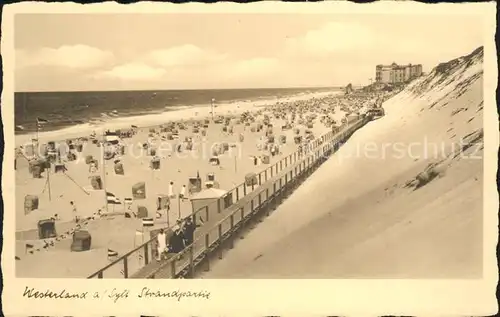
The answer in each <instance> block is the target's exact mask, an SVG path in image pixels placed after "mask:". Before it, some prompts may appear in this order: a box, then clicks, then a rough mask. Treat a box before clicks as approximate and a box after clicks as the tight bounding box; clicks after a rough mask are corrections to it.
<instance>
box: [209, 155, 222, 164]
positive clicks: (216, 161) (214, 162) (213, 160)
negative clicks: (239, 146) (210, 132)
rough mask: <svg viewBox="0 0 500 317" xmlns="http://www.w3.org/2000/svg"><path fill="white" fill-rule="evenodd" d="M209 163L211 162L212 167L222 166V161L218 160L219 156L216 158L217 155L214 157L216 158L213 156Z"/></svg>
mask: <svg viewBox="0 0 500 317" xmlns="http://www.w3.org/2000/svg"><path fill="white" fill-rule="evenodd" d="M208 162H209V163H210V164H211V165H214V166H216V165H220V160H219V158H218V157H217V156H215V155H214V156H212V157H211V158H210V160H209V161H208Z"/></svg>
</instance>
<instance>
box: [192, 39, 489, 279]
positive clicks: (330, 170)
mask: <svg viewBox="0 0 500 317" xmlns="http://www.w3.org/2000/svg"><path fill="white" fill-rule="evenodd" d="M482 59H483V50H482V48H480V49H478V50H476V51H474V52H473V53H471V54H470V55H468V56H464V57H461V58H458V59H456V60H453V61H450V62H447V63H442V64H440V65H438V66H437V67H436V68H435V69H434V70H433V71H432V72H431V73H429V74H428V75H427V76H425V77H423V78H421V79H419V80H417V81H415V82H413V83H411V84H410V85H409V86H407V87H406V88H405V89H404V90H403V91H402V92H401V93H399V94H398V95H396V96H395V97H393V98H391V99H390V100H388V101H387V102H386V103H384V105H383V106H384V108H385V110H386V114H387V115H386V116H385V117H383V118H381V119H379V120H377V121H374V122H371V123H370V124H368V125H367V126H366V127H364V128H363V129H361V130H360V131H358V132H356V133H355V134H354V135H353V137H352V138H351V139H350V140H349V141H348V143H347V144H346V145H344V146H343V147H342V148H340V150H339V151H338V152H337V153H336V154H335V155H334V157H332V158H330V160H329V161H328V162H326V163H325V164H323V166H321V167H320V168H319V169H318V170H317V171H316V172H315V174H314V175H313V176H312V177H311V178H310V179H308V180H307V181H306V182H305V183H304V185H303V186H301V187H300V188H299V189H297V190H296V191H295V192H294V194H293V195H292V196H291V197H290V198H288V199H287V200H286V201H285V202H284V203H283V204H282V205H281V206H280V207H279V208H278V209H277V210H276V211H275V212H274V213H273V214H272V215H271V216H270V217H268V218H267V219H266V220H265V221H264V222H263V223H262V224H260V225H259V226H257V227H256V228H255V229H254V230H253V231H251V232H250V233H249V234H248V235H247V236H246V237H245V239H243V240H240V241H239V242H238V244H237V245H236V247H235V249H233V250H231V251H230V252H228V253H227V254H226V255H225V257H224V259H223V260H222V261H218V262H216V263H215V265H212V270H211V271H210V272H207V273H204V274H203V275H202V276H201V277H204V278H478V277H480V276H481V274H482V252H483V250H482V233H483V231H482V229H483V228H482V219H483V216H482V209H483V203H482V192H483V186H482V180H483V160H482V152H483V148H482V125H483V116H482V107H483V83H482V74H483V68H482V67H483V65H482Z"/></svg>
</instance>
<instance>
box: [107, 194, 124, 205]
mask: <svg viewBox="0 0 500 317" xmlns="http://www.w3.org/2000/svg"><path fill="white" fill-rule="evenodd" d="M106 200H107V201H108V204H114V205H119V204H121V202H120V199H118V197H116V196H115V195H114V194H112V193H110V192H106Z"/></svg>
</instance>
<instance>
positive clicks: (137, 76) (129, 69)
mask: <svg viewBox="0 0 500 317" xmlns="http://www.w3.org/2000/svg"><path fill="white" fill-rule="evenodd" d="M166 73H167V72H166V70H165V69H163V68H157V67H152V66H149V65H146V64H143V63H128V64H122V65H118V66H115V67H113V68H112V69H110V70H107V71H103V72H99V73H97V74H96V75H95V76H94V77H95V78H108V79H119V80H158V79H160V78H162V77H163V76H164V75H165V74H166Z"/></svg>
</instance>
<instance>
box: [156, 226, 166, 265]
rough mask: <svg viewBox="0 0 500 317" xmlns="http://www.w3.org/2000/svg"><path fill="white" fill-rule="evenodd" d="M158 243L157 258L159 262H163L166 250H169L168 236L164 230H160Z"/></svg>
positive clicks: (157, 238) (157, 237)
mask: <svg viewBox="0 0 500 317" xmlns="http://www.w3.org/2000/svg"><path fill="white" fill-rule="evenodd" d="M156 243H157V246H158V249H157V250H158V254H157V256H156V260H157V261H161V259H162V256H163V254H164V253H165V250H166V249H167V235H166V234H165V231H164V230H163V229H161V230H160V233H158V235H157V236H156Z"/></svg>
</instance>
